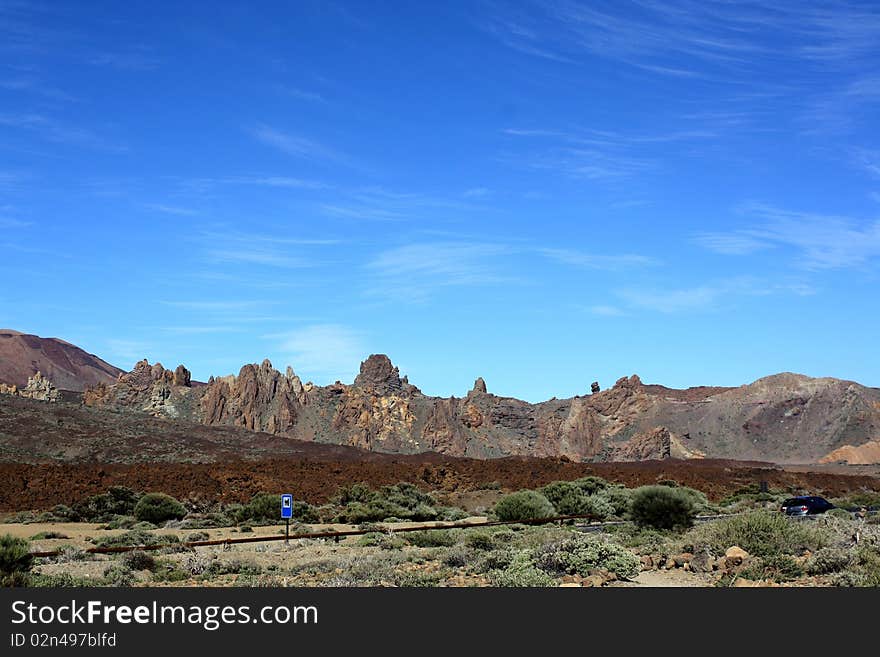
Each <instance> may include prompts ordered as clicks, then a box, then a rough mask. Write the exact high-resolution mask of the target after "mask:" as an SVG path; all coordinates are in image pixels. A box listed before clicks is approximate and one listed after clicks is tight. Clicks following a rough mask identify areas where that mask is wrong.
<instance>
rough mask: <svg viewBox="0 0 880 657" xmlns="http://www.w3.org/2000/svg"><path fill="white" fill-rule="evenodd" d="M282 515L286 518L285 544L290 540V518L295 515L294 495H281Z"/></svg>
mask: <svg viewBox="0 0 880 657" xmlns="http://www.w3.org/2000/svg"><path fill="white" fill-rule="evenodd" d="M281 517H282V518H284V520H285V523H286V524H285V527H284V544H285V545H287V544H288V543H289V542H290V519H291V518H292V517H293V495H291V494H290V493H285V494H284V495H282V496H281Z"/></svg>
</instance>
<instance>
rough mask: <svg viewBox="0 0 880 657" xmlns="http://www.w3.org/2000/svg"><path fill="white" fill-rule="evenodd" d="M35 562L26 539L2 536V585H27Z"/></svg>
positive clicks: (0, 553) (0, 554)
mask: <svg viewBox="0 0 880 657" xmlns="http://www.w3.org/2000/svg"><path fill="white" fill-rule="evenodd" d="M33 563H34V558H33V557H32V556H31V553H30V546H29V545H28V542H27V541H26V540H24V539H22V538H15V537H14V536H11V535H9V534H5V535H3V536H0V586H26V585H27V583H28V577H29V573H30V571H31V567H32V566H33Z"/></svg>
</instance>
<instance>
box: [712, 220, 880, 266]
mask: <svg viewBox="0 0 880 657" xmlns="http://www.w3.org/2000/svg"><path fill="white" fill-rule="evenodd" d="M740 212H741V214H742V215H744V216H745V217H747V218H749V219H752V220H753V221H754V225H753V226H752V227H748V228H744V229H739V230H734V231H729V232H727V233H709V234H703V235H699V236H697V237H696V238H695V239H696V241H697V242H698V243H700V244H701V245H702V246H704V247H706V248H709V249H711V250H714V251H717V252H721V253H727V254H731V255H745V254H748V253H752V252H754V251H756V250H759V249H764V248H770V247H785V248H788V249H791V250H793V251H794V252H795V259H796V261H797V262H798V263H799V264H800V265H801V266H803V267H806V268H807V269H816V270H820V269H841V268H851V267H860V266H863V265H866V264H867V263H869V262H871V261H874V260H876V259H878V258H880V221H878V220H874V221H859V220H856V219H854V218H851V217H845V216H837V215H825V214H818V213H810V212H799V211H792V210H785V209H781V208H776V207H773V206H770V205H764V204H760V203H750V204H747V205H744V206H743V207H742V208H741V209H740Z"/></svg>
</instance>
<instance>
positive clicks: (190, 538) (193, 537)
mask: <svg viewBox="0 0 880 657" xmlns="http://www.w3.org/2000/svg"><path fill="white" fill-rule="evenodd" d="M209 538H211V535H210V534H208V532H193V533H191V534H188V535H187V537H186V542H187V543H198V542H199V541H207V540H208V539H209Z"/></svg>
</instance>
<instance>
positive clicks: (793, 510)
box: [779, 495, 834, 516]
mask: <svg viewBox="0 0 880 657" xmlns="http://www.w3.org/2000/svg"><path fill="white" fill-rule="evenodd" d="M833 508H834V505H833V504H832V503H831V502H829V501H828V500H826V499H825V498H824V497H819V496H818V495H803V496H801V497H790V498H788V499H787V500H785V501H784V502H783V503H782V507H781V508H780V509H779V510H780V511H782V513H784V514H785V515H787V516H812V515H815V514H817V513H825V512H826V511H828V510H829V509H833Z"/></svg>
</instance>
